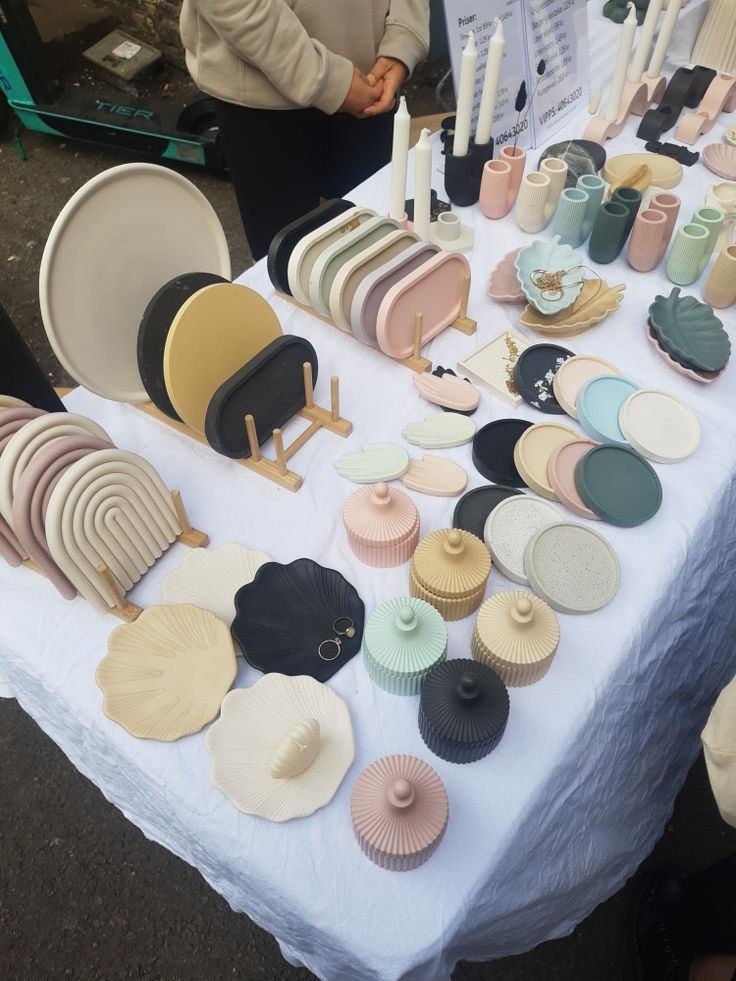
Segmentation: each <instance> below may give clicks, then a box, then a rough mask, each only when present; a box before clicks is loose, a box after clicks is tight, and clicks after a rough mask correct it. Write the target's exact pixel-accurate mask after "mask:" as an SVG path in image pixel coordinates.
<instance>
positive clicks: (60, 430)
mask: <svg viewBox="0 0 736 981" xmlns="http://www.w3.org/2000/svg"><path fill="white" fill-rule="evenodd" d="M80 433H81V434H85V433H90V434H91V435H92V436H98V437H99V438H100V439H104V440H107V441H108V442H111V440H110V437H109V436H108V435H107V433H106V432H105V430H104V429H102V428H101V427H100V426H98V425H97V423H96V422H93V421H92V420H91V419H88V418H87V417H86V416H78V415H75V414H74V413H73V412H47V413H45V414H44V415H42V416H39V417H38V418H37V419H32V420H31V421H30V422H27V423H26V424H25V426H23V427H21V429H19V430H18V432H17V433H16V434H15V435H14V436H13V437H12V438H11V439H10V441H9V442H8V445H7V446H6V447H5V449H4V451H3V453H2V456H0V514H2V516H3V517H4V518H5V520H6V521H7V522H8V524H9V525H10V527H11V528H12V527H13V497H14V496H15V491H16V488H17V487H18V481H19V480H20V478H21V476H22V474H23V471H24V470H25V469H26V467H27V466H28V464H29V463H30V461H31V459H32V458H33V454H34V453H35V452H36V451H37V450H40V449H41V447H42V446H45V445H46V444H47V443H49V442H51V440H53V439H58V438H59V437H61V436H77V435H79V434H80Z"/></svg>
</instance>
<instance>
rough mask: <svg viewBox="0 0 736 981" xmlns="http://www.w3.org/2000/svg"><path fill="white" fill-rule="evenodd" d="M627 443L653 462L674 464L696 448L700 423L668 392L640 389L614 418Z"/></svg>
mask: <svg viewBox="0 0 736 981" xmlns="http://www.w3.org/2000/svg"><path fill="white" fill-rule="evenodd" d="M618 424H619V426H620V427H621V432H622V433H623V434H624V436H625V437H626V439H627V440H628V441H629V443H630V444H631V445H632V446H633V447H634V449H635V450H637V451H638V452H639V453H641V455H642V456H645V457H646V458H647V459H648V460H654V462H655V463H678V462H679V461H680V460H684V459H685V458H686V457H688V456H691V455H692V454H693V453H694V452H695V451H696V450H697V448H698V446H700V422H699V421H698V417H697V416H696V415H695V413H694V412H693V410H692V409H691V408H690V406H688V405H686V404H685V403H684V402H683V401H682V399H679V398H678V397H677V396H676V395H672V394H671V393H670V392H664V391H662V390H661V389H657V388H640V389H639V391H638V392H634V393H633V394H632V395H630V396H629V397H628V398H627V399H626V401H625V402H624V404H623V405H622V406H621V410H620V412H619V416H618Z"/></svg>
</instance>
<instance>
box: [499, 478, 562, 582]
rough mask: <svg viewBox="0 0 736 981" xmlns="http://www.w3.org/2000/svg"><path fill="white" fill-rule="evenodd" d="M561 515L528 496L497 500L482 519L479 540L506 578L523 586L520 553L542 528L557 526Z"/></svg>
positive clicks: (523, 576) (522, 556) (548, 503)
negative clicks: (482, 542) (484, 523)
mask: <svg viewBox="0 0 736 981" xmlns="http://www.w3.org/2000/svg"><path fill="white" fill-rule="evenodd" d="M561 520H562V513H561V512H560V511H559V510H558V509H557V508H556V507H555V506H554V504H550V502H549V501H545V500H543V499H542V498H541V497H531V496H530V495H529V494H515V495H514V496H513V497H507V498H506V500H505V501H501V503H500V504H497V505H496V507H495V508H494V509H493V510H492V511H491V513H490V514H489V515H488V518H487V519H486V526H485V529H484V532H483V537H484V539H485V543H486V545H487V546H488V549H489V551H490V553H491V556H492V558H493V561H494V563H495V564H496V566H497V567H498V570H499V572H502V573H503V574H504V576H506V578H507V579H511V580H512V581H513V582H518V583H520V584H521V585H522V586H527V585H528V584H529V580H528V579H527V576H526V571H525V569H524V553H525V552H526V547H527V545H528V544H529V542H530V540H531V539H532V538H533V537H534V535H536V533H537V532H538V531H541V529H542V528H546V527H547V526H548V525H554V524H557V523H558V522H560V521H561Z"/></svg>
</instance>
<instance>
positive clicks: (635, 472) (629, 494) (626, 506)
mask: <svg viewBox="0 0 736 981" xmlns="http://www.w3.org/2000/svg"><path fill="white" fill-rule="evenodd" d="M575 486H576V487H577V490H578V494H579V495H580V497H581V499H582V501H583V503H584V504H585V505H586V507H589V508H590V510H591V511H593V513H594V514H597V515H598V517H599V518H601V519H602V520H603V521H607V522H608V523H609V524H612V525H618V526H619V527H621V528H634V527H635V526H636V525H642V524H644V522H645V521H648V520H649V519H650V518H652V517H654V515H655V514H656V513H657V511H659V508H660V505H661V503H662V485H661V484H660V482H659V477H658V476H657V475H656V473H655V472H654V470H653V469H652V467H651V466H650V464H649V463H648V462H647V461H646V460H645V459H644V457H642V456H639V454H638V453H637V452H636V451H635V450H632V449H631V447H629V446H613V445H611V444H609V445H608V446H596V447H594V448H593V449H592V450H590V452H589V453H586V454H585V456H584V457H583V458H582V460H581V461H580V462H579V463H578V465H577V467H576V468H575Z"/></svg>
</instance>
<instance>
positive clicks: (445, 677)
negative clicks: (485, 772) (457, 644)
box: [419, 658, 509, 763]
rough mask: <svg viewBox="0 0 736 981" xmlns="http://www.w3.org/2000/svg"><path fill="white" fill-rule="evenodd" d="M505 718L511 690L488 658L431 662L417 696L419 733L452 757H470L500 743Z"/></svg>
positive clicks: (432, 747) (463, 759)
mask: <svg viewBox="0 0 736 981" xmlns="http://www.w3.org/2000/svg"><path fill="white" fill-rule="evenodd" d="M508 718H509V693H508V691H507V690H506V685H504V683H503V681H502V680H501V678H500V677H499V676H498V675H497V674H496V672H495V671H494V670H493V669H492V668H489V667H488V666H487V665H486V664H481V663H480V662H479V661H473V660H471V659H470V658H453V659H452V660H451V661H443V662H442V663H441V664H438V665H437V666H436V667H434V668H432V670H431V671H430V672H429V674H428V675H427V677H426V678H425V680H424V684H423V685H422V691H421V694H420V696H419V734H420V735H421V737H422V739H423V740H424V742H425V743H426V745H427V746H428V747H429V749H430V750H431V751H432V752H433V753H434V754H435V755H436V756H439V757H441V758H442V759H443V760H449V762H450V763H472V762H473V761H474V760H480V759H482V758H483V757H484V756H487V755H488V754H489V753H490V752H491V750H492V749H495V747H496V746H497V745H498V743H499V742H500V740H501V736H503V734H504V731H505V729H506V723H507V722H508Z"/></svg>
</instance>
